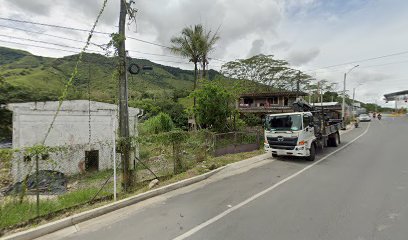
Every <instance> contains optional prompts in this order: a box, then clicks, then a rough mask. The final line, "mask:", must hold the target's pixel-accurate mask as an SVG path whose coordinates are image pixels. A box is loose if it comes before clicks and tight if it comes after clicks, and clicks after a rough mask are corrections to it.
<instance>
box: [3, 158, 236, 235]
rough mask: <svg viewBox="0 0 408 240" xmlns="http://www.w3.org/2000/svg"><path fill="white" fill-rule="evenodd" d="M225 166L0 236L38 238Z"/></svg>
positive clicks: (199, 179) (195, 179) (217, 170)
mask: <svg viewBox="0 0 408 240" xmlns="http://www.w3.org/2000/svg"><path fill="white" fill-rule="evenodd" d="M227 166H228V165H226V166H223V167H220V168H217V169H214V170H212V171H210V172H208V173H204V174H201V175H199V176H195V177H192V178H188V179H185V180H182V181H179V182H175V183H172V184H170V185H167V186H163V187H160V188H157V189H153V190H150V191H147V192H144V193H141V194H138V195H136V196H132V197H128V198H125V199H122V200H119V201H117V202H114V203H110V204H108V205H105V206H102V207H99V208H95V209H91V210H88V211H86V212H82V213H78V214H75V215H73V216H70V217H67V218H64V219H60V220H57V221H54V222H50V223H47V224H44V225H41V226H39V227H36V228H33V229H29V230H26V231H23V232H18V233H15V234H12V235H9V236H5V237H4V238H1V239H4V240H6V239H7V240H9V239H13V240H26V239H34V238H38V237H41V236H44V235H46V234H49V233H52V232H55V231H58V230H60V229H63V228H67V227H70V226H73V225H75V224H78V223H80V222H84V221H86V220H89V219H91V218H95V217H99V216H101V215H104V214H106V213H109V212H113V211H115V210H118V209H121V208H124V207H127V206H130V205H132V204H135V203H138V202H141V201H143V200H146V199H148V198H152V197H155V196H158V195H161V194H164V193H167V192H170V191H173V190H176V189H179V188H182V187H185V186H188V185H191V184H194V183H197V182H200V181H202V180H205V179H207V178H209V177H211V176H212V175H214V174H216V173H217V172H219V171H221V170H223V169H224V168H226V167H227Z"/></svg>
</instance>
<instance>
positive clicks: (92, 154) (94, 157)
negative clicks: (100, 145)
mask: <svg viewBox="0 0 408 240" xmlns="http://www.w3.org/2000/svg"><path fill="white" fill-rule="evenodd" d="M98 170H99V150H91V151H85V171H87V172H92V171H98Z"/></svg>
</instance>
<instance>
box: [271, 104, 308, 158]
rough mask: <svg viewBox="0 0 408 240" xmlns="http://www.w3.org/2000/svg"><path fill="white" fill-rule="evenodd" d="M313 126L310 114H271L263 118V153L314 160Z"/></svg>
mask: <svg viewBox="0 0 408 240" xmlns="http://www.w3.org/2000/svg"><path fill="white" fill-rule="evenodd" d="M315 141H316V136H315V125H314V120H313V114H312V113H311V112H294V113H282V114H271V115H267V116H266V118H265V145H264V148H265V151H266V152H271V153H272V156H274V157H276V156H279V155H286V156H299V157H306V158H309V159H310V160H314V154H315V148H316V145H315Z"/></svg>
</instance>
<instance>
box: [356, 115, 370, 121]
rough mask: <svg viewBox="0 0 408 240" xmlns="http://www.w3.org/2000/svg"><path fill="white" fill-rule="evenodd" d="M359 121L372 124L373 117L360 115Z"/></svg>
mask: <svg viewBox="0 0 408 240" xmlns="http://www.w3.org/2000/svg"><path fill="white" fill-rule="evenodd" d="M358 120H360V122H370V121H371V117H370V116H369V115H368V114H360V116H358Z"/></svg>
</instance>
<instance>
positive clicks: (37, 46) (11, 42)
mask: <svg viewBox="0 0 408 240" xmlns="http://www.w3.org/2000/svg"><path fill="white" fill-rule="evenodd" d="M0 42H4V43H9V44H16V45H22V46H29V47H35V48H43V49H49V50H57V51H62V52H69V53H75V54H78V53H80V52H78V51H72V50H67V49H61V48H54V47H48V46H47V47H46V46H39V45H34V44H28V43H19V42H15V41H7V40H3V39H0ZM139 60H143V59H139ZM144 60H148V61H152V62H153V61H156V62H167V63H177V64H185V65H187V64H189V63H188V62H177V61H168V60H161V59H144Z"/></svg>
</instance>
